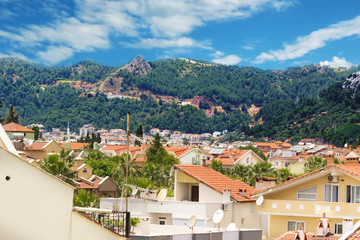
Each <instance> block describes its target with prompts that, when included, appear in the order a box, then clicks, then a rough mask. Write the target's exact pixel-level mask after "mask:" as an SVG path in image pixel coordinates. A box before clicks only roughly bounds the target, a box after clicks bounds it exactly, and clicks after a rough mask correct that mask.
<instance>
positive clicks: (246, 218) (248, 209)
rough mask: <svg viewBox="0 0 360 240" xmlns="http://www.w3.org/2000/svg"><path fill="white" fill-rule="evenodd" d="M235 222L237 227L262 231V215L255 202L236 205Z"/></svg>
mask: <svg viewBox="0 0 360 240" xmlns="http://www.w3.org/2000/svg"><path fill="white" fill-rule="evenodd" d="M263 221H264V220H263ZM234 222H235V223H236V226H237V227H245V228H256V229H260V227H261V225H260V223H261V221H260V214H259V213H258V212H257V211H256V204H255V202H250V203H236V204H234Z"/></svg>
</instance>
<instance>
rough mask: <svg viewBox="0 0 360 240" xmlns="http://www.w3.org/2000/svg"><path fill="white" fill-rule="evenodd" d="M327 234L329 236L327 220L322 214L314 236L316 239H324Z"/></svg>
mask: <svg viewBox="0 0 360 240" xmlns="http://www.w3.org/2000/svg"><path fill="white" fill-rule="evenodd" d="M328 234H330V225H329V219H327V218H326V217H325V213H323V217H322V218H320V220H319V225H318V227H317V229H316V235H317V236H318V237H326V236H327V235H328Z"/></svg>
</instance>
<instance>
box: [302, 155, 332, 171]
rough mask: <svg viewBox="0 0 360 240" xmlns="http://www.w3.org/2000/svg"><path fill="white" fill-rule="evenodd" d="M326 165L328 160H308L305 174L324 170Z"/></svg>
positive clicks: (312, 158) (316, 157)
mask: <svg viewBox="0 0 360 240" xmlns="http://www.w3.org/2000/svg"><path fill="white" fill-rule="evenodd" d="M326 163H327V161H326V159H324V158H322V157H319V156H314V157H311V158H308V159H307V160H306V163H305V165H304V167H305V173H309V172H313V171H315V170H318V169H320V168H323V167H325V166H326Z"/></svg>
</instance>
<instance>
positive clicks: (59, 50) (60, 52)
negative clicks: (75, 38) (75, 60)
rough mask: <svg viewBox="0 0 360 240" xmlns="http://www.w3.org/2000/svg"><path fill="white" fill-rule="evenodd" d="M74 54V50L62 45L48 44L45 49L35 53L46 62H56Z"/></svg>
mask: <svg viewBox="0 0 360 240" xmlns="http://www.w3.org/2000/svg"><path fill="white" fill-rule="evenodd" d="M73 54H74V50H73V49H71V48H69V47H64V46H49V47H48V48H47V49H46V51H42V52H38V53H37V55H38V57H39V58H41V59H42V60H43V61H44V62H45V63H47V64H56V63H58V62H61V61H63V60H65V59H67V58H69V57H71V56H72V55H73Z"/></svg>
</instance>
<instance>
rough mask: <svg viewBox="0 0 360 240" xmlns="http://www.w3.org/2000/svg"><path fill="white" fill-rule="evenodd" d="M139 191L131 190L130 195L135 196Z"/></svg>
mask: <svg viewBox="0 0 360 240" xmlns="http://www.w3.org/2000/svg"><path fill="white" fill-rule="evenodd" d="M138 191H139V190H138V189H137V188H133V190H132V192H131V195H133V196H135V195H136V194H137V192H138Z"/></svg>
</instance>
